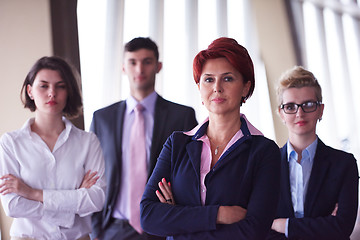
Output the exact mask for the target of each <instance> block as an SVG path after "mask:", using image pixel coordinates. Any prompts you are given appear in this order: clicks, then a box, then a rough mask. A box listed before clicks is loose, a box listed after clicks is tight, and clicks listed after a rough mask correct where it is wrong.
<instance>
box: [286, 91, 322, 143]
mask: <svg viewBox="0 0 360 240" xmlns="http://www.w3.org/2000/svg"><path fill="white" fill-rule="evenodd" d="M309 101H311V102H316V101H317V98H316V94H315V89H314V88H313V87H302V88H289V89H287V90H285V91H284V92H283V104H287V103H296V104H303V103H305V102H309ZM323 110H324V104H320V105H319V106H317V108H316V110H315V111H314V112H308V113H306V112H304V111H303V109H302V108H301V107H299V108H298V110H297V113H295V114H287V113H285V112H284V110H283V109H279V114H280V117H281V119H282V120H283V122H284V123H285V125H286V127H287V128H288V131H289V136H290V137H291V135H293V136H295V135H296V136H305V137H306V136H308V137H313V136H315V135H316V123H317V121H318V120H319V119H320V118H321V117H322V114H323Z"/></svg>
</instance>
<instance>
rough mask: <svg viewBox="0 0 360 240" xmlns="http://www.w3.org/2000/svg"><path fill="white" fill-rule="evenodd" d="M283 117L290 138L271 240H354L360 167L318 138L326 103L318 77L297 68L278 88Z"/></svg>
mask: <svg viewBox="0 0 360 240" xmlns="http://www.w3.org/2000/svg"><path fill="white" fill-rule="evenodd" d="M278 101H279V108H278V111H279V115H280V117H281V119H282V121H283V122H284V124H285V125H286V127H287V129H288V133H289V140H288V141H287V143H286V144H285V145H284V146H283V147H282V148H281V190H280V201H279V204H278V210H277V216H276V219H275V220H274V221H273V224H272V230H271V232H270V234H269V236H268V239H314V240H315V239H316V240H322V239H326V240H330V239H336V240H340V239H349V236H350V234H351V232H352V230H353V228H354V224H355V220H356V214H357V209H358V178H359V177H358V169H357V165H356V160H355V158H354V156H353V155H352V154H349V153H345V152H343V151H340V150H337V149H333V148H331V147H329V146H326V145H325V144H324V143H323V142H322V141H321V140H320V138H319V137H318V136H317V135H316V125H317V123H318V122H320V120H321V118H322V115H323V111H324V104H323V103H322V95H321V87H320V85H319V83H318V81H317V80H316V78H315V76H314V75H313V74H312V73H311V72H309V71H307V70H306V69H304V68H303V67H299V66H296V67H294V68H292V69H290V70H288V71H287V72H285V73H284V74H283V75H282V77H281V78H280V84H279V87H278Z"/></svg>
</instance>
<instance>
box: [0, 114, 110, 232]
mask: <svg viewBox="0 0 360 240" xmlns="http://www.w3.org/2000/svg"><path fill="white" fill-rule="evenodd" d="M63 121H64V123H65V129H64V130H63V131H62V132H61V134H60V135H59V137H58V139H57V142H56V144H55V146H54V149H53V151H50V149H49V148H48V146H47V145H46V143H45V142H44V141H43V140H42V139H41V138H40V136H39V135H37V134H36V133H34V132H32V131H31V124H32V123H33V122H34V119H33V118H32V119H29V120H28V121H27V122H26V123H25V124H24V126H23V127H22V128H21V129H19V130H16V131H13V132H10V133H5V134H4V135H3V136H2V137H1V139H0V175H1V176H3V175H5V174H13V175H14V176H16V177H19V178H21V179H22V180H23V181H24V182H25V183H26V184H27V185H29V186H30V187H32V188H36V189H42V190H43V203H41V202H38V201H33V200H28V199H26V198H24V197H21V196H19V195H17V194H15V193H11V194H7V195H1V201H2V205H3V208H4V211H5V213H6V214H7V215H8V216H11V217H13V218H14V220H13V223H12V226H11V229H10V235H11V236H14V237H30V238H35V239H78V238H80V237H82V236H84V235H85V234H88V233H90V232H91V214H92V213H93V212H96V211H100V210H101V209H102V207H103V205H104V201H105V187H106V186H105V176H104V170H105V166H104V158H103V155H102V151H101V147H100V143H99V140H98V139H97V137H96V136H95V134H93V133H88V132H85V131H82V130H80V129H78V128H76V127H75V126H73V125H72V123H71V122H70V121H69V120H67V119H66V118H63ZM88 170H91V171H97V172H98V176H100V178H99V179H98V181H97V182H96V184H95V185H93V186H92V187H91V188H89V189H85V188H81V189H79V186H80V185H81V182H82V180H83V177H84V175H85V173H86V172H87V171H88Z"/></svg>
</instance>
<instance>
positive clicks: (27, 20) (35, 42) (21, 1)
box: [0, 0, 52, 240]
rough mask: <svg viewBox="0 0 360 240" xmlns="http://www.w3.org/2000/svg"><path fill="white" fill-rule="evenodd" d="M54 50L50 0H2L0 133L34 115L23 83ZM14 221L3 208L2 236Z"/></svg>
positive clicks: (0, 220) (0, 6) (0, 16)
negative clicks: (22, 95) (23, 96)
mask: <svg viewBox="0 0 360 240" xmlns="http://www.w3.org/2000/svg"><path fill="white" fill-rule="evenodd" d="M51 54H52V43H51V21H50V6H49V0H32V1H29V0H0V72H1V77H0V85H1V87H0V111H1V118H0V135H2V134H3V133H5V132H8V131H11V130H15V129H18V128H20V127H21V126H22V125H23V123H24V122H25V121H26V119H27V118H29V117H30V116H32V113H31V112H30V111H29V110H28V109H24V107H23V105H22V103H21V101H20V90H21V86H22V84H23V81H24V79H25V76H26V74H27V73H28V71H29V70H30V68H31V66H32V65H33V64H34V63H35V61H36V60H37V59H38V58H40V57H42V56H45V55H47V56H48V55H51ZM10 224H11V220H10V218H8V217H6V216H5V215H4V213H3V211H2V208H1V214H0V225H1V232H2V239H5V240H6V239H10V238H9V230H8V229H9V226H10Z"/></svg>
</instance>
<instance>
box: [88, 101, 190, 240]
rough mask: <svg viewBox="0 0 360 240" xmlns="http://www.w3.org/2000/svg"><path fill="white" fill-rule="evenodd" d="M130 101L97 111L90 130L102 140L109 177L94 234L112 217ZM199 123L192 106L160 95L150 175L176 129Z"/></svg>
mask: <svg viewBox="0 0 360 240" xmlns="http://www.w3.org/2000/svg"><path fill="white" fill-rule="evenodd" d="M125 109H126V102H125V101H120V102H117V103H115V104H113V105H110V106H108V107H105V108H103V109H100V110H98V111H96V112H95V113H94V115H93V119H92V123H91V127H90V130H91V131H93V132H94V133H95V134H96V135H97V137H98V138H99V140H100V143H101V147H102V150H103V153H104V158H105V175H106V180H107V189H106V199H105V205H104V208H103V210H102V211H101V212H98V213H95V214H94V215H93V218H92V226H93V235H94V236H97V235H98V234H99V233H100V232H102V231H104V229H106V227H107V226H108V224H109V223H110V222H109V220H110V219H111V216H112V212H113V209H114V207H115V204H116V199H117V196H118V194H119V189H120V180H121V176H120V173H121V161H122V156H121V155H122V151H121V144H122V132H123V121H124V114H125ZM196 125H197V121H196V118H195V111H194V109H192V108H190V107H186V106H183V105H180V104H176V103H172V102H169V101H167V100H165V99H163V98H162V97H160V96H158V98H157V100H156V103H155V113H154V129H153V136H152V143H151V149H150V168H149V176H150V174H151V173H152V170H153V168H154V166H155V163H156V159H157V157H158V155H159V154H160V151H161V149H162V146H163V144H164V143H165V141H166V139H167V138H168V137H169V136H170V134H171V133H172V132H173V131H176V130H190V129H192V128H193V127H195V126H196Z"/></svg>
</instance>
